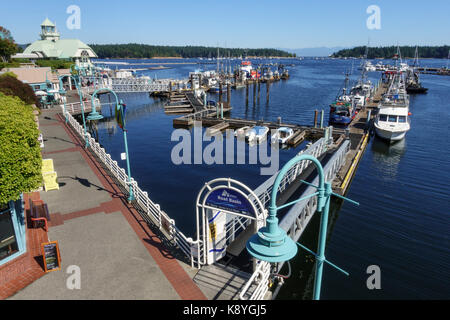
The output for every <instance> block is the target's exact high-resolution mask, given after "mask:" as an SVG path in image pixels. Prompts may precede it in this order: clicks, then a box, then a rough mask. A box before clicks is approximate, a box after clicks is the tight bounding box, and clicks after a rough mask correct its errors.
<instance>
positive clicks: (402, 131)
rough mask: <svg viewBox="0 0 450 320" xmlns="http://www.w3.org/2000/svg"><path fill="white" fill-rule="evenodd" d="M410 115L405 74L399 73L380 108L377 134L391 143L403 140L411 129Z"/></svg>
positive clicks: (376, 119) (376, 127)
mask: <svg viewBox="0 0 450 320" xmlns="http://www.w3.org/2000/svg"><path fill="white" fill-rule="evenodd" d="M409 115H410V113H409V98H408V95H407V93H406V90H405V82H404V79H403V74H401V73H397V74H395V79H394V80H393V81H392V84H391V87H390V88H389V90H388V92H387V93H386V95H384V97H383V99H382V101H381V103H380V105H379V106H378V115H377V117H376V118H375V122H374V127H375V133H376V134H377V135H378V136H379V137H380V138H383V139H385V140H388V141H391V142H394V141H399V140H402V139H403V138H404V137H405V135H406V133H407V132H408V131H409V130H410V129H411V125H410V120H409Z"/></svg>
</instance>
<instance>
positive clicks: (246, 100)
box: [245, 81, 248, 107]
mask: <svg viewBox="0 0 450 320" xmlns="http://www.w3.org/2000/svg"><path fill="white" fill-rule="evenodd" d="M245 106H247V107H248V81H245Z"/></svg>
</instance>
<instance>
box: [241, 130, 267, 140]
mask: <svg viewBox="0 0 450 320" xmlns="http://www.w3.org/2000/svg"><path fill="white" fill-rule="evenodd" d="M268 132H269V128H268V127H264V126H255V127H253V128H251V129H250V130H248V131H247V132H246V133H245V138H246V139H247V140H248V141H249V142H253V141H255V142H261V141H263V140H264V139H266V138H267V133H268Z"/></svg>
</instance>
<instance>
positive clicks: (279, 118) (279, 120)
mask: <svg viewBox="0 0 450 320" xmlns="http://www.w3.org/2000/svg"><path fill="white" fill-rule="evenodd" d="M278 125H279V126H280V127H281V117H278Z"/></svg>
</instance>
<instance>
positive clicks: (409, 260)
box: [99, 59, 450, 299]
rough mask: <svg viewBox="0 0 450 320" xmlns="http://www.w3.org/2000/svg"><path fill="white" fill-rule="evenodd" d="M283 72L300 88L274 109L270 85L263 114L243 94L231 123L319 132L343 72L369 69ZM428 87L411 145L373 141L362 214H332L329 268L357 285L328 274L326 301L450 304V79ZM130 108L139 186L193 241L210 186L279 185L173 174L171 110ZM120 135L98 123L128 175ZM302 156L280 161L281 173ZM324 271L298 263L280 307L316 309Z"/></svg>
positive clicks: (201, 172) (188, 168)
mask: <svg viewBox="0 0 450 320" xmlns="http://www.w3.org/2000/svg"><path fill="white" fill-rule="evenodd" d="M171 61H173V60H171ZM185 61H186V60H183V62H185ZM188 61H194V60H188ZM195 61H196V60H195ZM276 61H277V60H274V62H276ZM129 62H133V63H142V62H145V61H144V60H142V61H139V60H137V61H136V60H133V61H129ZM151 62H155V61H153V60H152V61H151ZM175 62H176V60H175ZM282 62H283V63H285V64H289V65H290V64H295V66H289V67H288V69H289V71H290V74H291V79H290V80H288V81H280V82H277V83H274V84H272V85H271V88H270V102H269V104H267V103H266V99H265V96H266V95H265V94H266V91H265V90H266V88H265V85H262V86H261V100H260V103H259V104H258V103H257V102H256V103H253V90H252V88H251V90H250V94H249V106H248V107H246V106H245V89H241V90H233V91H232V106H233V110H232V112H231V116H232V117H239V118H248V119H265V120H272V121H276V120H277V118H278V117H281V118H282V120H283V121H286V122H289V123H299V124H309V125H310V124H312V122H313V116H314V110H315V109H325V111H326V115H327V114H328V108H327V106H328V104H329V103H330V102H331V101H332V100H333V99H334V98H335V96H336V94H337V93H338V91H339V89H340V88H341V87H342V85H343V82H344V73H345V72H346V71H351V70H352V69H353V75H352V79H353V80H354V79H356V78H357V76H358V73H359V71H358V70H357V66H358V65H359V60H330V59H325V60H313V59H304V60H301V61H298V60H282ZM255 63H256V62H255ZM445 63H446V61H444V60H424V61H421V65H426V66H439V67H440V66H445ZM126 67H127V68H130V67H131V68H132V67H133V66H126ZM137 67H142V66H136V68H137ZM215 67H216V66H215V65H213V64H211V65H198V64H192V65H177V66H174V67H173V68H172V69H167V70H158V71H141V72H139V74H145V75H148V76H151V77H152V78H153V77H155V76H157V78H159V79H162V78H169V77H170V78H187V77H188V74H189V72H191V71H194V70H195V69H201V68H203V69H204V70H211V69H215ZM369 76H370V79H371V80H372V81H373V82H377V81H378V79H379V76H380V74H379V73H377V72H373V73H370V75H369ZM421 79H422V83H423V85H424V86H425V87H428V88H429V93H428V94H427V95H417V96H413V97H411V106H410V110H411V112H412V114H413V115H412V117H411V120H412V123H411V127H412V129H411V131H410V132H409V133H408V134H407V137H406V139H405V140H403V141H401V142H399V143H396V144H394V145H388V144H386V143H385V142H383V141H380V140H378V139H377V138H376V137H374V138H372V139H371V141H370V144H369V146H368V148H367V150H366V152H365V154H364V157H363V159H362V161H361V163H360V165H359V168H358V170H357V173H356V176H355V178H354V179H353V182H352V184H351V186H350V190H349V192H348V195H347V196H348V197H350V198H351V199H353V200H356V201H358V202H360V206H359V207H355V206H353V205H351V204H348V203H345V204H342V203H340V202H333V204H332V216H331V218H330V219H331V223H330V231H329V236H328V243H327V258H328V260H330V261H332V262H333V263H335V264H337V265H338V266H340V267H341V268H343V269H344V270H346V271H348V272H349V273H350V276H349V277H346V276H345V275H343V274H341V273H339V272H338V271H336V270H334V269H332V268H331V267H329V266H325V270H324V276H323V286H322V298H323V299H444V298H448V297H449V289H448V288H449V285H450V281H449V278H450V277H449V271H450V241H449V230H450V219H449V217H450V215H449V213H450V210H449V209H450V205H449V204H450V203H449V196H450V183H449V178H450V162H449V160H448V159H449V158H450V148H449V123H450V116H449V109H448V108H449V107H450V103H449V101H450V77H445V76H434V75H422V77H421ZM120 98H122V99H123V100H124V102H125V103H126V104H127V107H128V110H127V112H128V115H127V127H128V143H129V150H130V161H131V172H132V176H133V177H134V178H135V179H136V180H137V181H138V183H139V185H140V187H141V188H142V189H143V190H145V191H147V192H148V193H149V196H150V198H151V199H152V200H153V201H154V202H156V203H159V204H160V205H161V207H162V209H163V210H164V211H166V212H167V213H168V214H169V216H170V217H172V218H173V219H175V221H176V223H177V226H178V227H179V228H180V229H181V230H182V231H183V232H184V233H185V234H186V235H188V236H193V235H194V233H195V198H196V196H197V194H198V192H199V191H200V189H201V188H202V186H203V185H204V183H205V182H207V181H210V180H212V179H215V178H219V177H231V178H234V179H237V180H240V181H242V182H243V183H245V184H247V185H248V186H249V187H252V188H255V187H257V186H258V185H259V184H260V183H262V182H263V181H264V180H266V179H267V178H268V177H267V176H261V175H260V174H259V169H260V166H258V165H212V166H208V165H180V166H176V165H174V164H173V163H172V161H171V151H172V148H173V147H174V146H175V145H176V144H177V143H178V142H172V141H171V134H172V132H173V130H174V129H173V126H172V120H173V118H174V117H175V116H168V115H165V114H164V109H163V102H161V101H159V100H158V99H153V98H149V97H148V95H146V94H123V95H121V96H120ZM217 98H218V95H217V96H214V95H211V99H214V100H215V99H217ZM103 100H104V101H107V100H108V99H107V98H103ZM102 112H103V114H104V115H105V116H109V115H110V108H109V107H108V106H104V107H103V110H102ZM326 118H327V117H326ZM111 126H112V127H114V121H113V119H109V120H108V121H107V122H102V123H100V124H99V140H100V142H101V144H102V145H103V146H104V147H105V149H106V150H107V152H109V153H110V154H111V155H112V157H113V158H114V159H116V160H117V161H118V162H119V163H120V164H121V165H122V167H124V168H125V166H126V163H125V162H124V161H121V160H120V153H122V152H124V151H123V150H124V147H123V136H122V132H121V130H120V129H118V128H116V129H115V130H114V128H111ZM108 127H109V128H108ZM302 147H303V146H300V147H298V148H296V149H291V150H281V153H280V158H281V160H280V162H281V164H280V166H281V165H283V164H284V163H285V162H287V161H288V160H289V159H291V158H292V157H293V156H294V155H295V154H296V153H297V152H298V151H299V150H300V149H301V148H302ZM315 218H316V219H313V221H312V223H311V224H310V225H309V226H308V228H307V230H306V232H305V233H304V235H303V236H302V238H301V239H300V242H302V243H303V244H305V245H307V246H309V247H310V248H311V249H314V250H315V249H316V238H317V232H318V227H317V226H318V215H316V217H315ZM194 238H195V237H194ZM370 265H378V266H379V267H380V268H381V287H382V289H381V290H368V289H367V286H366V280H367V278H368V277H369V275H368V274H367V273H366V269H367V267H368V266H370ZM313 266H314V263H313V260H312V259H311V256H310V255H308V254H304V252H299V254H298V255H297V256H296V257H295V258H294V260H293V261H292V267H293V268H292V270H293V271H292V276H291V278H290V279H288V280H287V282H286V284H285V285H284V286H283V288H282V289H281V291H280V293H279V296H278V298H279V299H302V298H310V296H311V290H312V289H311V285H312V278H313V277H312V274H311V270H312V268H313ZM285 269H286V268H285ZM283 272H287V271H286V270H283Z"/></svg>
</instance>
